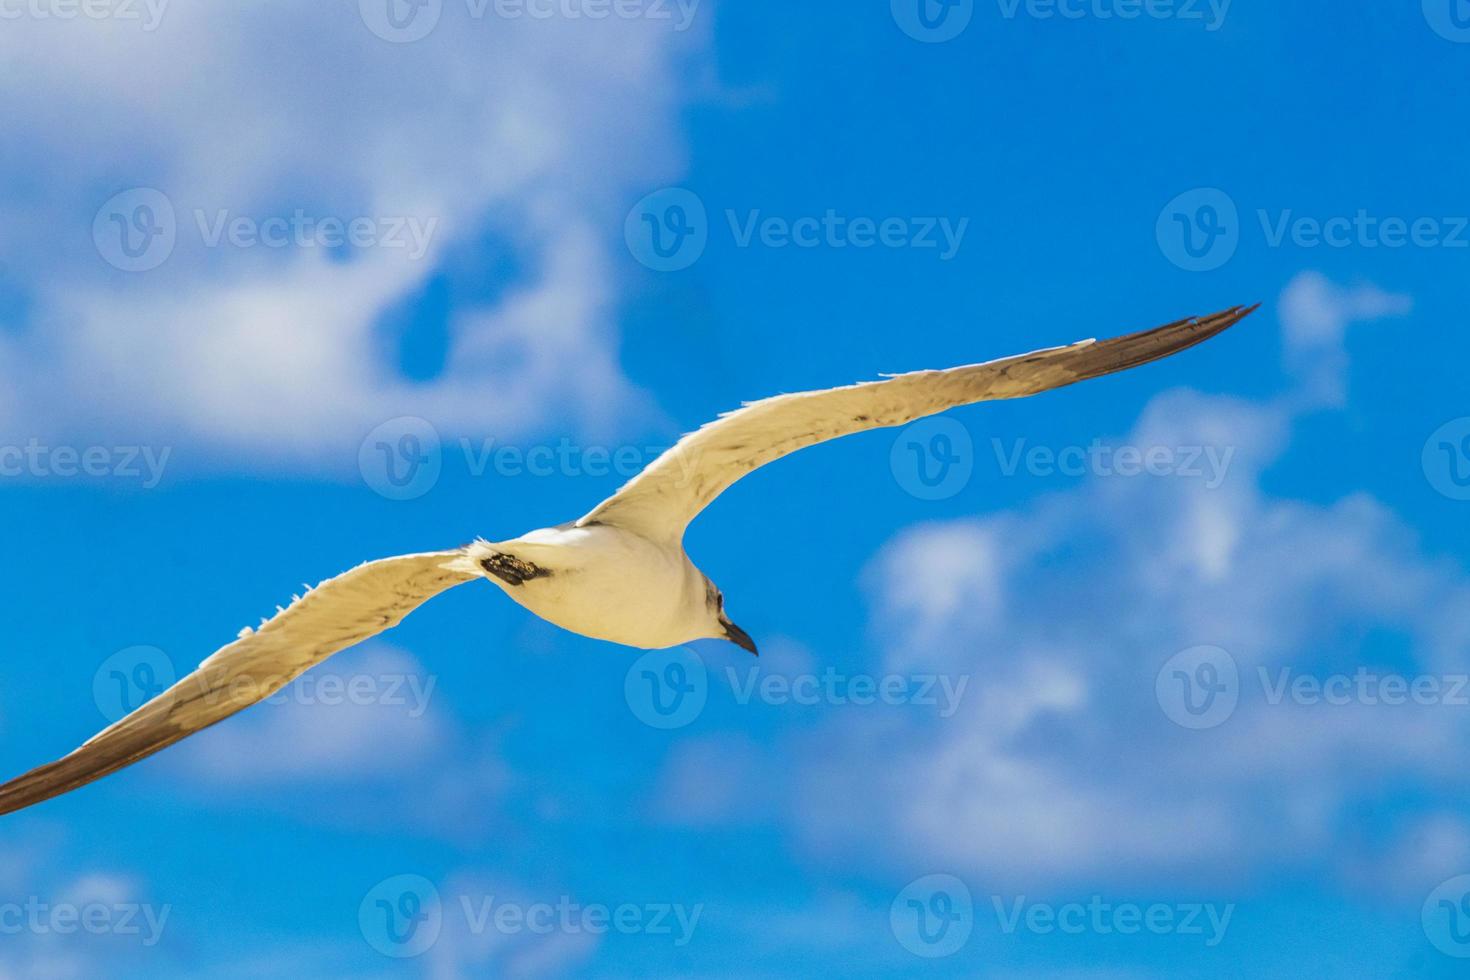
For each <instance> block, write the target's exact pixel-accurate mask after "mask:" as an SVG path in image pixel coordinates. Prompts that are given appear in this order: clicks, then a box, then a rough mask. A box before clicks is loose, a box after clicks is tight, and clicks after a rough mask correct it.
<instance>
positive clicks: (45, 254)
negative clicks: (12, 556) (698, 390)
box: [0, 0, 709, 466]
mask: <svg viewBox="0 0 1470 980" xmlns="http://www.w3.org/2000/svg"><path fill="white" fill-rule="evenodd" d="M356 8H357V5H356V4H355V3H347V4H317V3H308V2H304V0H298V2H287V3H278V4H270V5H259V4H238V3H233V2H227V0H211V2H202V3H192V4H173V5H170V6H169V7H168V8H167V11H166V14H165V16H164V18H163V20H162V23H161V26H160V27H159V29H158V30H156V31H153V32H146V31H143V30H140V29H139V26H138V25H137V24H135V23H127V22H118V21H89V20H86V19H76V20H69V21H64V22H63V21H58V20H44V19H22V20H19V21H12V22H10V23H9V24H8V25H7V28H6V31H5V32H4V34H3V35H0V93H3V94H0V108H3V110H4V112H5V115H6V119H7V136H8V137H9V140H8V145H10V146H11V147H12V152H10V153H7V155H6V156H5V158H4V160H3V161H0V188H3V189H0V204H3V206H4V207H5V208H6V211H7V221H6V223H5V225H4V227H3V228H0V260H3V261H4V262H5V264H6V265H7V266H8V267H9V269H10V274H11V277H12V278H13V279H15V280H16V281H17V282H18V283H20V285H21V287H22V288H23V289H25V290H26V291H27V292H28V294H29V299H30V300H31V301H32V302H31V303H30V307H31V309H32V314H31V316H30V317H29V319H28V320H27V322H25V323H23V324H21V325H20V329H18V330H15V331H12V332H11V333H10V336H9V337H8V338H7V339H6V340H5V346H4V347H3V348H0V390H5V391H15V392H17V394H16V396H15V397H14V398H13V399H11V400H10V401H9V402H8V403H6V404H0V410H3V414H0V430H4V431H6V432H9V433H10V435H11V436H12V437H17V438H19V437H29V436H33V435H34V436H38V437H41V438H56V437H59V436H63V435H65V436H68V437H73V438H91V439H100V438H120V437H121V436H122V435H124V434H126V435H128V436H130V437H131V438H134V439H137V440H151V441H153V442H164V441H166V442H170V443H172V442H181V443H183V444H187V445H189V446H191V447H192V446H198V447H201V448H204V449H206V450H211V451H212V453H213V455H214V456H215V457H216V458H219V457H222V456H226V455H227V454H230V453H239V452H245V451H248V452H249V454H250V456H249V458H250V460H251V461H252V463H253V462H255V461H265V462H276V461H290V462H292V463H294V464H297V465H316V466H322V465H331V463H330V462H324V460H323V454H322V450H323V449H325V448H331V449H335V450H338V452H336V453H335V454H333V455H332V457H331V459H332V460H336V461H340V460H347V459H351V458H353V455H352V453H353V451H355V441H359V440H360V439H361V438H362V436H363V435H364V434H366V432H368V431H369V430H370V429H372V428H373V427H374V426H375V425H376V424H377V423H379V422H381V421H383V420H384V419H386V418H391V417H394V416H396V415H408V414H412V415H420V416H423V417H426V418H429V419H430V420H432V421H434V422H435V423H436V424H442V426H443V427H444V428H445V429H446V430H449V431H450V432H453V431H456V430H458V431H460V432H464V431H467V430H470V429H475V430H478V431H484V430H486V429H491V428H493V429H494V430H495V431H496V432H497V434H504V433H507V432H515V431H524V430H525V429H526V428H528V427H530V426H533V425H536V424H537V423H538V422H542V421H544V420H545V419H546V418H547V417H548V416H551V415H553V414H556V413H565V414H567V415H569V416H570V417H571V418H572V420H574V421H581V422H584V423H588V422H589V421H597V420H600V421H604V422H605V421H607V420H608V419H609V418H610V417H611V416H615V415H616V413H617V412H619V411H624V412H626V411H636V410H639V409H640V408H641V407H642V403H641V400H640V398H639V397H638V395H637V393H636V392H635V391H634V390H633V389H632V388H631V386H630V385H629V384H628V382H627V381H626V379H625V378H624V377H623V376H622V374H621V371H620V370H619V368H618V364H617V351H618V338H617V331H616V328H615V325H614V324H613V322H612V316H611V306H612V303H613V301H614V300H615V298H616V295H617V284H616V281H615V276H614V273H613V270H612V263H613V261H614V259H613V256H614V253H613V251H612V249H613V247H614V243H615V242H616V241H617V238H616V236H615V235H613V234H608V233H604V229H607V228H613V229H615V228H617V227H619V222H620V218H621V208H622V207H624V206H625V204H624V203H623V202H624V200H625V199H626V198H627V195H628V194H629V193H630V188H631V189H638V188H644V187H647V186H650V185H654V186H656V185H657V184H658V183H661V182H664V181H667V180H668V179H670V178H671V177H672V176H674V175H675V174H677V172H678V170H679V168H680V167H681V164H682V155H683V151H682V149H681V147H680V141H679V139H678V138H677V114H678V112H679V110H680V108H681V107H682V105H683V102H684V99H685V98H686V92H687V87H686V86H685V85H684V84H683V80H684V77H685V74H684V65H685V62H686V60H687V59H688V58H689V57H690V56H696V57H697V56H698V55H699V54H700V53H701V52H702V51H703V49H704V44H705V31H706V29H707V28H706V21H707V18H708V16H709V15H708V12H707V11H705V10H703V9H700V10H699V12H698V15H697V16H696V18H695V19H694V22H693V25H692V28H691V29H690V30H688V31H686V32H680V31H676V30H675V29H674V24H673V23H671V22H668V21H661V20H657V19H650V18H634V19H626V18H609V19H606V20H589V19H565V18H554V19H550V20H541V19H531V18H520V19H509V20H507V19H498V18H495V17H487V18H484V19H471V18H469V17H468V15H467V12H466V8H464V7H463V6H462V5H456V4H445V6H444V18H443V21H442V22H441V23H440V25H439V27H438V29H437V30H435V31H434V32H433V33H432V34H431V35H429V36H428V37H427V38H425V39H423V40H421V41H419V42H416V43H413V44H390V43H387V42H385V41H383V40H381V39H380V38H378V37H376V36H374V35H373V34H372V33H371V32H370V31H369V30H368V29H367V28H366V26H365V25H364V24H363V23H362V22H361V20H360V19H359V18H358V16H357V9H356ZM492 9H493V8H492ZM134 186H152V187H156V188H158V189H159V190H161V191H163V192H164V193H165V194H166V196H167V197H168V199H169V200H170V202H171V203H172V205H173V207H174V209H175V211H176V213H177V216H178V223H177V224H178V244H177V246H176V248H175V250H174V253H173V255H172V256H171V257H170V258H169V259H168V260H167V262H165V263H164V264H163V265H162V266H161V267H159V268H157V269H155V270H153V271H150V272H142V273H133V274H124V273H119V272H117V271H116V270H114V269H112V268H110V267H109V266H108V265H107V264H106V263H105V262H103V261H102V259H101V258H100V257H99V254H98V253H97V251H96V249H95V247H94V245H93V243H92V238H91V232H92V220H93V216H94V215H95V214H96V212H97V210H98V208H99V207H100V206H101V205H102V204H103V202H104V201H106V200H107V199H108V198H109V197H110V196H111V195H113V194H114V193H116V192H118V191H120V190H124V189H126V188H129V187H134ZM634 196H637V195H636V194H635V195H634ZM297 209H301V210H303V211H304V212H305V214H307V215H308V216H312V217H316V218H325V217H337V218H342V219H350V218H353V217H357V216H367V217H378V218H394V217H416V218H418V219H421V220H422V221H424V222H428V221H436V222H437V223H438V224H437V227H436V229H435V234H434V235H433V237H432V238H431V239H430V242H429V251H428V254H427V255H426V257H425V258H423V259H422V260H418V261H415V260H413V259H411V258H410V257H409V256H408V255H406V254H405V253H404V252H403V251H402V250H391V249H382V248H369V249H365V250H362V251H361V252H357V253H354V255H353V256H352V257H351V258H349V259H348V260H345V261H344V260H338V259H333V258H329V257H327V256H325V255H323V254H322V252H321V250H320V249H300V248H285V249H270V248H263V247H257V248H250V249H239V248H231V247H228V246H221V247H216V248H209V247H206V246H205V244H204V236H203V234H202V233H201V231H200V230H199V229H198V228H197V227H196V215H195V213H196V211H198V212H202V213H203V214H205V215H206V216H207V220H209V221H211V222H212V221H213V220H214V216H215V215H217V214H218V213H219V212H221V211H228V212H229V214H230V215H232V216H247V217H252V218H255V219H263V218H268V217H271V216H287V217H289V216H291V215H292V214H293V212H294V211H296V210H297ZM487 235H491V236H494V237H496V238H497V239H500V240H503V242H504V243H505V246H506V247H508V248H509V249H510V254H511V255H512V256H513V257H514V263H513V265H514V267H515V268H517V269H518V270H519V272H518V277H517V279H516V281H514V282H494V283H490V282H487V283H485V284H484V285H485V286H486V287H488V288H487V289H486V290H485V292H486V293H487V294H498V295H499V299H497V300H493V301H492V300H484V301H480V302H479V305H473V304H461V305H460V306H459V307H458V308H456V309H455V310H454V311H452V317H451V331H452V337H451V340H450V350H449V354H448V360H447V364H446V366H445V369H444V370H443V372H442V373H441V374H440V375H439V376H437V377H435V378H432V379H429V380H427V381H418V382H411V381H409V380H408V379H407V378H405V377H403V376H402V375H401V374H400V373H399V371H398V369H397V366H396V364H395V362H394V358H393V357H392V356H391V355H390V352H391V350H392V349H393V345H392V343H390V342H387V341H386V340H385V338H384V337H382V336H381V335H380V333H379V331H378V329H377V327H378V321H379V319H380V317H381V316H382V315H383V314H384V312H385V311H387V310H389V309H392V308H395V307H397V306H398V305H399V304H402V303H403V302H405V301H407V300H409V299H410V298H411V297H413V296H414V295H415V294H416V292H417V291H418V290H419V289H421V288H422V287H423V286H424V285H425V284H426V283H427V282H428V281H429V279H430V278H431V277H432V276H434V275H435V274H436V273H438V272H440V271H442V270H443V269H445V268H446V267H448V266H451V265H452V266H454V267H455V268H464V267H465V266H466V265H467V264H468V263H470V262H472V261H473V260H474V257H475V256H476V255H478V254H480V252H479V250H478V249H477V248H476V246H475V245H474V243H475V242H477V241H480V240H482V239H484V238H485V237H486V236H487ZM487 275H488V273H487ZM185 455H189V454H185ZM185 465H187V461H186V462H185Z"/></svg>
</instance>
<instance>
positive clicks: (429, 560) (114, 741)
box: [0, 551, 478, 814]
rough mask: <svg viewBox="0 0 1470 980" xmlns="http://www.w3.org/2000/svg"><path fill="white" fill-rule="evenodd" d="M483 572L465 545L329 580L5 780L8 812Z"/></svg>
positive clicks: (203, 721)
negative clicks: (98, 727) (75, 743)
mask: <svg viewBox="0 0 1470 980" xmlns="http://www.w3.org/2000/svg"><path fill="white" fill-rule="evenodd" d="M477 577H478V576H477V575H476V574H475V573H474V571H473V569H472V568H471V567H469V565H468V563H466V562H465V561H464V560H463V558H462V553H461V552H459V551H444V552H437V553H433V554H424V555H404V556H402V557H399V558H385V559H383V560H381V561H374V562H368V563H367V564H365V565H359V566H358V567H357V568H354V569H353V570H352V571H350V572H346V573H344V574H342V575H339V576H337V577H336V578H333V579H328V580H327V581H325V582H323V583H322V584H321V585H319V586H317V587H316V588H315V589H312V590H310V591H308V592H307V593H306V595H304V596H301V597H300V598H298V599H296V600H295V601H294V602H292V603H291V605H290V606H289V607H287V608H286V609H283V610H281V612H280V613H279V614H278V615H276V616H275V618H273V619H271V620H269V621H268V622H265V623H263V624H262V625H261V627H260V629H258V630H246V631H244V632H243V633H241V634H240V638H239V639H237V640H236V641H235V642H233V643H231V644H230V645H229V646H226V647H224V648H223V649H221V650H220V651H219V652H218V653H216V654H214V655H213V656H211V657H210V658H209V659H208V660H206V661H204V663H202V664H200V665H199V669H198V670H196V671H195V672H194V673H192V674H190V675H189V676H187V677H185V678H184V679H183V680H181V681H179V682H178V683H177V684H175V685H174V686H173V687H171V688H169V689H168V690H167V691H164V692H163V693H162V694H160V695H159V696H158V697H156V698H154V699H153V700H152V701H150V702H148V703H147V704H145V705H144V706H143V707H141V708H139V709H138V710H137V711H135V712H133V713H132V714H130V715H128V716H127V717H126V718H123V719H122V720H121V721H119V722H117V724H115V725H113V726H112V727H110V728H108V729H106V730H105V731H103V732H101V733H100V734H98V735H96V736H94V737H93V738H91V739H90V740H88V741H87V742H86V744H84V745H83V746H82V747H81V748H79V749H77V750H76V751H75V752H73V753H72V754H71V755H68V756H66V757H65V758H63V759H60V760H58V761H56V762H53V763H51V764H50V765H45V766H41V767H40V768H38V769H33V770H31V771H30V772H28V773H26V774H25V775H24V776H21V777H20V778H18V779H15V780H12V781H11V782H9V783H6V784H5V785H4V786H0V814H6V813H11V812H14V811H16V810H20V809H23V808H25V807H28V806H32V805H34V804H36V803H40V802H42V801H44V800H49V799H51V798H52V797H54V796H60V795H61V794H62V793H68V792H70V791H72V790H74V789H77V788H78V787H81V786H85V785H86V784H87V783H90V782H92V781H94V780H97V779H101V778H102V777H103V776H106V775H108V774H109V773H113V772H116V771H117V770H119V769H122V768H124V767H126V766H130V765H132V764H133V763H135V762H137V761H139V760H141V759H146V758H147V757H148V756H150V755H152V754H153V753H155V752H158V751H159V750H160V749H164V748H167V747H168V746H170V745H172V744H174V743H175V742H177V741H179V740H180V739H183V738H187V737H188V736H190V735H192V734H194V733H195V732H198V731H201V730H202V729H205V728H208V727H209V726H210V725H213V724H214V723H216V722H218V721H222V720H224V719H225V718H228V717H229V716H230V715H233V714H235V713H236V712H238V711H242V710H244V709H245V708H248V707H250V705H252V704H255V703H256V702H258V701H262V700H264V699H265V698H268V697H270V696H271V695H272V694H274V693H275V692H276V691H279V690H280V689H281V688H283V687H285V686H286V685H287V684H289V683H290V682H291V681H293V680H295V679H296V678H297V677H299V676H300V675H301V674H303V673H304V672H305V671H307V670H308V669H310V668H311V667H314V666H315V665H317V664H319V663H321V662H322V661H323V660H326V659H327V658H328V657H330V656H331V655H332V654H334V653H337V652H338V651H340V650H345V649H346V648H347V647H350V646H352V645H354V644H356V643H360V642H362V641H363V640H366V639H368V638H369V637H372V636H376V635H377V634H379V633H381V632H383V631H384V630H387V629H391V628H392V627H394V626H397V625H398V623H399V622H401V621H402V620H403V618H404V617H405V616H407V615H408V614H409V613H411V612H413V610H415V609H417V608H418V607H419V606H420V605H422V604H423V603H424V602H426V601H428V600H429V599H431V598H433V597H434V596H436V595H438V594H439V593H441V592H444V591H446V590H447V589H450V588H453V587H454V586H456V585H460V584H462V583H464V582H468V581H471V580H472V579H474V578H477Z"/></svg>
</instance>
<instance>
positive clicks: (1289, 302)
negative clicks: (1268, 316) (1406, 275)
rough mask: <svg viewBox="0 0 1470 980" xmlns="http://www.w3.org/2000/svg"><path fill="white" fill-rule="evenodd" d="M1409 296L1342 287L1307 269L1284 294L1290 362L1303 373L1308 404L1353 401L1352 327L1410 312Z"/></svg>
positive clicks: (1363, 287) (1284, 328)
mask: <svg viewBox="0 0 1470 980" xmlns="http://www.w3.org/2000/svg"><path fill="white" fill-rule="evenodd" d="M1413 308H1414V302H1413V300H1412V299H1411V298H1410V297H1408V296H1402V295H1399V294H1396V293H1389V292H1386V291H1384V290H1382V289H1380V288H1378V287H1377V286H1374V285H1371V284H1364V285H1358V286H1352V287H1343V286H1339V285H1337V284H1336V283H1334V282H1332V281H1331V280H1330V279H1328V278H1327V277H1326V276H1324V275H1322V274H1321V273H1319V272H1303V273H1301V274H1300V275H1298V276H1297V277H1296V278H1295V279H1293V280H1292V281H1291V282H1290V283H1289V284H1288V285H1287V287H1286V290H1285V291H1284V292H1283V293H1282V295H1281V328H1282V336H1283V339H1284V342H1285V348H1286V366H1287V368H1288V369H1290V370H1291V371H1292V372H1293V373H1294V374H1296V376H1297V378H1298V384H1299V385H1300V391H1299V392H1298V396H1299V397H1300V398H1301V399H1302V405H1303V407H1314V406H1317V405H1321V406H1323V407H1330V408H1340V407H1341V406H1342V405H1343V404H1344V403H1345V402H1346V400H1347V364H1348V356H1347V348H1346V346H1345V341H1346V337H1347V331H1348V328H1349V327H1350V326H1351V325H1352V324H1354V323H1358V322H1363V321H1370V320H1379V319H1382V318H1384V317H1402V316H1407V315H1408V314H1409V312H1410V311H1412V310H1413Z"/></svg>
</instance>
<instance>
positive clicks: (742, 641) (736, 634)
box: [720, 616, 761, 657]
mask: <svg viewBox="0 0 1470 980" xmlns="http://www.w3.org/2000/svg"><path fill="white" fill-rule="evenodd" d="M720 625H721V626H723V627H725V639H727V640H729V641H730V642H731V643H733V644H735V645H736V646H737V647H741V648H742V649H745V650H749V651H750V652H751V653H752V654H754V655H755V656H757V657H759V656H760V655H761V654H760V651H759V650H757V649H756V648H755V641H754V640H752V639H751V638H750V634H749V633H747V632H745V630H743V629H741V628H740V627H739V626H736V625H735V624H734V623H732V622H730V621H729V620H728V619H726V618H725V617H724V616H721V617H720Z"/></svg>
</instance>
